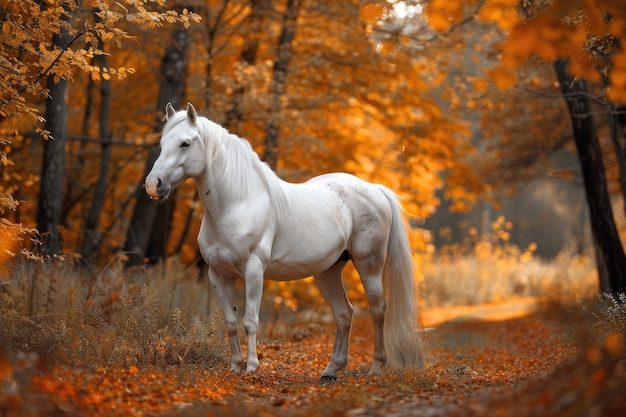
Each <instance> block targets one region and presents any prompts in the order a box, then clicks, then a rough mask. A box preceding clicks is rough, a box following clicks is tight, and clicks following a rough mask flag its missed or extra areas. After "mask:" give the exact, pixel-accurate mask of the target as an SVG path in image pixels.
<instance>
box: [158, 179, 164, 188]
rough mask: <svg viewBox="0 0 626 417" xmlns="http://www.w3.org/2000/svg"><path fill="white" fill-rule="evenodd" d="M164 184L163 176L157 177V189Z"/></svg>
mask: <svg viewBox="0 0 626 417" xmlns="http://www.w3.org/2000/svg"><path fill="white" fill-rule="evenodd" d="M162 186H163V181H161V178H159V179H157V189H158V188H161V187H162Z"/></svg>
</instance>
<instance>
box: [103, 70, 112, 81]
mask: <svg viewBox="0 0 626 417" xmlns="http://www.w3.org/2000/svg"><path fill="white" fill-rule="evenodd" d="M102 78H104V79H105V80H110V79H111V75H109V74H108V73H106V72H103V73H102Z"/></svg>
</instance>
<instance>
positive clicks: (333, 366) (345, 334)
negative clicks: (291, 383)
mask: <svg viewBox="0 0 626 417" xmlns="http://www.w3.org/2000/svg"><path fill="white" fill-rule="evenodd" d="M344 266H346V262H344V261H339V262H337V263H336V264H335V265H333V266H332V267H330V268H329V269H327V270H326V271H324V272H322V273H321V274H318V275H316V276H315V282H316V283H317V286H318V287H319V289H320V293H322V296H323V297H324V298H325V299H326V301H327V302H328V304H329V305H330V307H331V309H332V311H333V316H334V317H335V322H336V323H337V334H336V336H335V344H334V346H333V353H332V355H331V357H330V362H329V363H328V366H326V369H324V372H322V379H337V371H339V370H341V369H343V368H344V367H345V366H346V364H347V363H348V341H349V340H350V327H351V325H352V304H350V300H348V296H347V295H346V289H345V288H344V286H343V281H342V280H341V271H342V270H343V267H344Z"/></svg>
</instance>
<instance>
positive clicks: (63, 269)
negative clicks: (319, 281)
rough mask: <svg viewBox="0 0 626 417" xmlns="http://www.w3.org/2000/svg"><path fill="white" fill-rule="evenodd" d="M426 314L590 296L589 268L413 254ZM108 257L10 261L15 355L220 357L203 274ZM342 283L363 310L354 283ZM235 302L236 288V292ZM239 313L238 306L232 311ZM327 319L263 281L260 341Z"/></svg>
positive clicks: (3, 322)
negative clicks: (97, 265) (89, 261)
mask: <svg viewBox="0 0 626 417" xmlns="http://www.w3.org/2000/svg"><path fill="white" fill-rule="evenodd" d="M418 258H419V259H422V261H421V262H420V263H421V264H422V265H421V268H420V270H421V271H422V274H421V276H422V278H421V280H420V282H419V285H420V287H421V295H422V301H421V302H422V304H423V306H424V307H425V308H426V309H429V308H434V307H446V306H453V305H476V304H482V303H486V302H494V301H495V302H497V301H502V300H506V299H509V298H512V297H529V296H530V297H538V298H547V299H550V300H556V299H558V300H562V301H563V303H569V302H570V301H573V302H575V301H576V300H589V299H593V298H594V293H595V289H596V288H597V281H596V275H595V270H594V267H593V264H592V263H591V262H590V261H589V260H588V259H587V258H586V257H583V256H570V255H568V254H566V253H563V254H562V255H561V256H560V257H559V258H558V259H556V260H555V261H553V262H549V263H548V262H545V261H541V260H538V259H535V258H533V256H532V251H529V250H525V251H522V250H518V249H516V248H514V247H512V246H511V245H501V246H497V245H482V246H480V245H475V246H474V250H472V251H469V252H468V251H462V250H460V249H459V248H455V247H452V246H451V247H448V248H445V249H444V250H442V251H439V252H437V253H430V254H428V255H427V256H419V257H418ZM123 260H124V259H123V258H121V257H120V258H114V259H113V260H111V262H110V263H109V264H108V265H107V266H106V267H105V268H103V269H102V270H98V271H93V270H89V269H87V268H82V267H76V266H72V263H71V262H70V261H68V260H66V261H59V260H56V261H49V262H33V261H30V260H24V261H18V262H16V263H15V264H14V265H13V267H11V268H6V269H5V271H4V272H3V275H2V276H1V277H0V284H1V286H0V313H1V314H0V334H2V340H3V345H4V346H5V347H6V348H8V350H10V351H14V352H38V353H40V354H42V355H45V356H46V357H48V358H50V360H54V361H60V362H62V363H67V364H69V365H76V364H86V365H89V366H96V367H97V366H112V365H123V366H129V365H133V364H150V365H182V364H194V363H208V362H211V361H213V360H214V359H215V358H218V357H219V358H222V359H223V357H224V356H227V355H228V353H227V349H226V345H225V336H224V331H223V321H222V319H221V314H219V311H218V307H217V302H216V300H215V298H214V297H213V296H212V294H211V291H210V288H209V285H208V282H207V279H206V277H204V275H203V273H202V272H201V271H198V270H196V269H194V268H188V267H185V266H184V265H181V264H180V263H179V262H177V261H175V260H170V261H168V262H167V263H163V264H160V265H157V266H153V267H145V268H138V269H132V270H125V269H124V267H123ZM348 275H349V276H348V277H347V279H346V281H347V287H348V290H349V293H350V298H351V299H352V300H353V301H354V302H355V306H356V307H361V308H364V307H366V305H364V303H363V301H364V297H363V294H362V289H361V287H360V283H359V282H358V278H355V277H354V276H352V275H354V274H350V273H349V272H348ZM239 297H240V299H239V300H238V303H239V305H240V304H242V303H243V299H242V297H243V291H241V289H240V291H239ZM238 310H239V311H241V312H243V310H244V309H243V308H241V309H238ZM331 320H332V315H331V314H330V311H329V308H328V306H327V305H326V304H325V303H324V302H323V301H320V297H319V292H318V291H317V289H316V287H315V284H314V283H313V282H311V280H304V281H297V282H293V283H278V284H269V283H268V285H267V287H266V290H265V292H264V300H263V303H262V313H261V327H260V332H261V337H265V338H270V339H274V338H281V337H289V338H296V339H297V338H299V337H303V335H304V337H306V335H307V334H308V333H310V332H312V331H313V332H315V331H319V329H318V327H319V326H318V325H317V324H315V323H322V322H328V321H331Z"/></svg>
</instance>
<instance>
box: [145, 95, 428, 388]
mask: <svg viewBox="0 0 626 417" xmlns="http://www.w3.org/2000/svg"><path fill="white" fill-rule="evenodd" d="M165 120H166V122H165V126H164V127H163V134H162V138H161V154H160V156H159V158H158V159H157V160H156V162H155V163H154V166H153V168H152V170H151V171H150V173H149V174H148V176H147V178H146V182H145V187H146V192H147V193H148V195H149V196H150V197H151V198H152V199H154V200H158V199H165V198H168V197H169V195H170V193H171V192H172V190H173V189H175V188H176V187H177V186H179V185H180V184H181V183H182V182H183V181H184V180H185V179H187V178H194V179H195V181H196V185H197V189H198V193H199V195H200V197H201V199H202V204H203V207H204V219H203V221H202V226H201V228H200V233H199V235H198V244H199V247H200V251H201V253H202V256H203V258H204V260H205V261H206V263H207V264H208V266H209V280H210V282H211V284H212V286H213V287H214V288H215V291H216V293H217V296H218V298H219V301H220V303H221V305H222V309H223V313H224V320H225V322H226V330H227V333H228V337H229V340H230V349H231V356H232V358H231V369H232V370H233V371H237V372H240V371H242V370H243V369H244V356H243V352H242V349H241V343H240V340H239V334H238V332H237V317H236V307H235V306H234V304H233V302H234V301H233V295H234V288H235V280H236V279H237V278H239V277H242V278H243V279H244V282H245V292H246V306H245V313H244V328H245V331H246V334H247V337H248V360H247V366H246V367H245V369H246V372H254V371H256V370H257V369H258V367H259V360H258V357H257V349H256V338H257V329H258V326H259V307H260V303H261V295H262V291H263V279H273V280H295V279H300V278H305V277H308V276H314V277H315V282H316V283H317V285H318V287H319V290H320V292H321V294H322V295H323V296H324V298H325V299H326V301H327V302H328V303H329V304H330V306H331V308H332V311H333V315H334V318H335V321H336V324H337V334H336V338H335V343H334V347H333V351H332V356H331V359H330V362H329V364H328V366H327V367H326V369H325V370H324V371H323V372H322V378H323V379H336V378H337V371H339V370H341V369H343V368H344V367H345V366H346V364H347V360H348V341H349V337H350V327H351V322H352V305H351V304H350V301H349V300H348V297H347V296H346V291H345V289H344V285H343V282H342V278H341V274H342V270H343V268H344V266H345V265H346V263H347V262H348V261H350V260H351V261H352V262H353V263H354V266H355V267H356V270H357V271H358V273H359V275H360V278H361V282H362V283H363V287H364V290H365V294H366V295H367V300H368V303H369V312H370V314H371V316H372V320H373V323H374V361H373V365H372V367H371V370H370V373H371V374H375V375H376V374H380V372H381V370H382V368H383V367H384V366H385V365H386V364H387V360H388V359H389V363H390V364H391V365H392V366H395V367H398V368H404V367H421V366H422V363H423V346H422V337H421V334H420V333H419V328H418V324H417V311H416V308H417V307H416V305H415V303H414V297H415V293H414V291H415V289H414V287H415V286H414V280H413V266H412V261H411V249H410V246H409V240H408V236H407V229H406V225H405V221H404V218H403V217H402V213H401V207H400V205H399V203H398V201H397V197H396V196H395V194H393V193H392V192H391V191H390V190H388V189H387V188H385V187H383V186H381V185H376V184H371V183H368V182H366V181H363V180H360V179H359V178H357V177H354V176H352V175H349V174H344V173H335V174H327V175H322V176H319V177H315V178H313V179H311V180H309V181H307V182H305V183H302V184H292V183H288V182H285V181H283V180H281V179H280V178H278V177H277V176H276V175H275V174H274V173H273V172H272V170H271V169H270V168H269V167H268V166H267V165H266V164H264V163H263V162H261V161H260V160H259V157H258V156H257V154H256V153H254V151H253V150H252V148H251V146H250V144H249V143H248V142H247V141H245V140H243V139H241V138H239V137H237V136H235V135H233V134H230V133H229V132H228V131H227V130H226V129H224V128H222V127H221V126H219V125H217V124H215V123H213V122H211V121H210V120H208V119H206V118H204V117H199V116H198V115H197V114H196V110H195V109H194V107H193V106H192V105H191V104H187V110H186V111H179V112H176V111H175V110H174V108H173V107H172V106H171V104H168V105H167V107H166V119H165ZM384 294H386V298H385V297H384Z"/></svg>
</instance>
